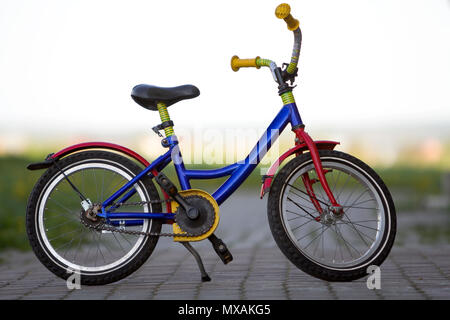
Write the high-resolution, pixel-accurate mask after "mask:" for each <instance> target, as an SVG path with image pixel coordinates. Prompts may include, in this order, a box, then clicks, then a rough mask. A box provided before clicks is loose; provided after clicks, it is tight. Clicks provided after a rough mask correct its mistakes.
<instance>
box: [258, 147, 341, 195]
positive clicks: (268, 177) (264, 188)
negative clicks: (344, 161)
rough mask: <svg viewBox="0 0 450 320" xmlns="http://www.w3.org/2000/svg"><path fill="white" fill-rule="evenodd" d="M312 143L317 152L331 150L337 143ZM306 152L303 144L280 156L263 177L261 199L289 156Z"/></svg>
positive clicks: (306, 148)
mask: <svg viewBox="0 0 450 320" xmlns="http://www.w3.org/2000/svg"><path fill="white" fill-rule="evenodd" d="M314 143H315V144H316V146H317V149H319V150H324V149H325V150H333V149H334V148H335V147H336V145H337V144H339V142H336V141H322V140H320V141H314ZM306 150H308V147H307V146H306V144H305V143H301V144H299V145H296V146H295V147H293V148H291V149H289V150H288V151H286V152H285V153H283V154H282V155H281V157H279V158H278V160H277V161H275V162H274V163H273V164H272V166H271V167H270V169H269V170H268V171H267V173H266V175H265V176H264V177H263V184H262V186H261V199H262V198H263V197H264V195H265V194H266V192H267V191H269V189H270V185H271V184H272V179H273V177H274V175H275V173H276V172H277V170H278V168H279V167H280V164H281V163H282V162H283V161H284V160H285V159H286V158H287V157H289V156H290V155H292V154H294V153H303V152H304V151H306Z"/></svg>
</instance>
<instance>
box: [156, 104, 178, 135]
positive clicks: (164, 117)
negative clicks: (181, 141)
mask: <svg viewBox="0 0 450 320" xmlns="http://www.w3.org/2000/svg"><path fill="white" fill-rule="evenodd" d="M156 107H157V108H158V111H159V116H160V118H161V122H162V123H164V122H166V121H170V116H169V112H168V111H167V107H166V104H165V103H163V102H158V104H157V105H156ZM164 133H165V134H166V137H170V136H173V135H174V134H175V132H174V131H173V126H169V127H166V128H164Z"/></svg>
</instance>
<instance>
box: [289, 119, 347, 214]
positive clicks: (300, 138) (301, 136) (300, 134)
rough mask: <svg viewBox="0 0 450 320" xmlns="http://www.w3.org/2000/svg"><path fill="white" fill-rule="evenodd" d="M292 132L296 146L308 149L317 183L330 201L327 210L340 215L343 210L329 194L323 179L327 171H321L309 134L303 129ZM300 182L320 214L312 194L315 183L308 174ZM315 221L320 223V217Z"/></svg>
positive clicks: (319, 206) (320, 212)
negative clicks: (303, 144) (301, 144)
mask: <svg viewBox="0 0 450 320" xmlns="http://www.w3.org/2000/svg"><path fill="white" fill-rule="evenodd" d="M293 131H294V133H295V135H296V137H297V141H296V144H300V143H305V144H306V146H307V147H308V149H309V152H310V154H311V158H312V161H313V164H314V167H315V169H316V173H317V177H318V178H319V182H320V184H321V185H322V188H323V190H324V191H325V194H326V195H327V197H328V199H329V200H330V203H331V207H330V208H329V209H330V210H331V211H332V212H333V213H334V214H342V213H343V208H342V206H341V205H340V204H338V203H337V201H336V199H335V197H334V195H333V193H332V192H331V189H330V186H329V185H328V182H327V179H326V177H325V173H326V172H327V171H326V170H324V169H323V166H322V161H321V160H320V155H319V151H318V149H317V146H316V144H315V143H314V141H313V140H312V139H311V137H310V136H309V134H308V133H306V132H305V130H304V127H299V128H296V129H294V130H293ZM302 181H303V183H304V185H305V188H306V191H307V193H308V196H309V198H310V199H311V202H312V203H313V205H314V207H315V208H316V209H317V211H318V212H319V214H322V213H323V209H322V207H321V205H320V204H319V200H318V199H317V197H316V195H315V193H314V190H313V187H312V184H313V183H314V182H315V181H313V180H311V179H310V177H309V174H308V173H307V172H306V173H304V174H303V175H302ZM316 220H317V221H320V216H319V217H317V218H316Z"/></svg>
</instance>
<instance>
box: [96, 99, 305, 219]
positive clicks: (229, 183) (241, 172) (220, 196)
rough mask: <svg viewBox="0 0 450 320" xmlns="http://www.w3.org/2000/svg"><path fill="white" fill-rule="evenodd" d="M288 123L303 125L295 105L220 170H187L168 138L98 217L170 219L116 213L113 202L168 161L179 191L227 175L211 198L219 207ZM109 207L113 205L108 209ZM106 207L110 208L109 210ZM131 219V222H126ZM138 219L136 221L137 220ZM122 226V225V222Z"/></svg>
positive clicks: (161, 215)
mask: <svg viewBox="0 0 450 320" xmlns="http://www.w3.org/2000/svg"><path fill="white" fill-rule="evenodd" d="M288 123H291V125H292V127H297V126H299V125H303V122H302V119H301V117H300V114H299V112H298V109H297V105H296V104H295V103H290V104H286V105H284V106H283V107H282V108H281V110H280V112H279V113H278V114H277V116H276V117H275V119H274V120H273V121H272V123H271V124H270V125H269V127H268V128H267V130H266V131H265V132H264V133H263V135H262V137H261V138H260V139H259V141H258V142H257V143H256V145H255V147H254V148H253V149H252V150H251V151H250V153H249V155H248V156H247V157H246V158H245V160H242V161H239V162H236V163H234V164H231V165H228V166H226V167H223V168H219V169H213V170H188V169H186V168H185V166H184V163H183V158H182V156H181V152H180V150H179V144H178V139H177V137H176V136H175V135H172V136H170V137H167V138H166V139H167V141H168V144H167V145H168V148H169V150H168V151H167V152H166V153H165V154H163V155H161V156H159V157H158V158H156V159H155V161H153V162H152V163H151V164H150V165H149V166H148V167H146V168H145V169H144V170H143V171H141V172H140V173H139V174H138V175H137V176H136V177H134V178H133V179H132V180H130V181H129V182H128V183H126V184H125V185H124V186H123V187H121V188H120V189H119V190H117V191H116V192H115V193H114V194H113V195H112V196H111V197H109V198H108V199H107V200H105V201H104V202H103V204H102V212H101V213H99V214H98V215H99V216H101V217H103V218H105V219H107V221H109V220H124V224H125V225H138V224H142V220H140V219H166V220H172V219H173V218H174V214H173V213H164V212H151V213H145V212H115V209H116V208H117V207H116V206H114V205H112V204H114V201H116V200H117V199H119V198H120V197H121V198H120V199H119V200H118V203H124V202H126V201H127V200H128V199H129V198H131V196H133V195H134V194H135V192H136V189H135V188H133V186H134V184H135V183H137V182H138V181H139V180H141V179H142V178H143V177H145V176H147V175H148V176H151V177H154V175H153V173H152V171H153V170H157V171H161V170H163V169H164V168H165V167H166V166H167V165H168V164H169V163H170V162H172V161H173V163H174V166H175V170H176V173H177V176H178V181H179V183H180V186H181V189H182V190H187V189H191V184H190V180H191V179H214V178H220V177H224V176H230V177H229V178H228V179H227V180H226V181H225V182H224V183H223V184H222V185H221V186H220V187H219V188H218V189H217V190H216V191H215V192H214V193H213V194H212V196H213V198H214V199H215V200H216V202H217V204H218V205H220V204H222V203H223V202H224V201H225V200H226V199H227V198H228V197H229V196H230V195H231V194H232V193H233V192H234V191H235V190H236V189H237V188H239V186H240V185H241V184H242V183H243V182H244V181H245V179H247V177H248V176H249V175H250V174H251V173H252V171H253V170H254V169H255V168H256V166H257V165H258V164H259V163H260V161H261V160H262V158H263V157H264V156H265V155H266V153H267V152H268V151H269V150H270V148H271V146H272V144H273V143H274V142H275V141H276V139H277V138H278V136H279V135H280V134H281V132H282V131H283V130H284V129H285V127H286V125H287V124H288ZM111 205H112V206H111ZM108 206H111V207H110V208H109V209H108V210H107V209H106V208H107V207H108ZM127 219H133V220H127ZM136 219H139V220H136ZM112 223H113V224H118V222H117V221H112ZM122 223H123V222H122Z"/></svg>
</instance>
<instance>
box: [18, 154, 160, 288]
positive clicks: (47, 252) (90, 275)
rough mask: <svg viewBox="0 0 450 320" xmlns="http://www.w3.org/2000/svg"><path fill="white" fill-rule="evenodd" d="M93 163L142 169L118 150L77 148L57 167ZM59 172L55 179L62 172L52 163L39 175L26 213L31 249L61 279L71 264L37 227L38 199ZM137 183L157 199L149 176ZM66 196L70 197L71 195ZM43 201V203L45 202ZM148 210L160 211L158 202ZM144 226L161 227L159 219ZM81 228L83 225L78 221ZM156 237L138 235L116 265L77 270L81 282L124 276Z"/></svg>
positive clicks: (147, 252) (146, 254) (94, 282)
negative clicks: (49, 243)
mask: <svg viewBox="0 0 450 320" xmlns="http://www.w3.org/2000/svg"><path fill="white" fill-rule="evenodd" d="M94 163H95V164H99V163H100V164H105V165H108V166H111V167H114V168H118V169H120V170H121V171H122V172H126V173H127V175H129V176H130V177H134V176H136V175H137V174H138V173H139V172H141V171H142V168H140V167H139V166H138V165H137V164H136V163H135V162H133V161H131V160H130V159H128V158H126V157H124V156H121V155H119V154H116V153H111V152H106V151H84V152H79V153H75V154H72V155H69V156H67V157H65V158H63V159H61V160H59V161H58V162H57V164H58V167H59V168H60V169H62V170H63V171H66V170H69V169H70V168H75V166H80V165H84V164H87V165H89V164H94ZM74 170H75V169H74ZM58 176H59V178H58V179H60V176H61V173H60V171H59V169H58V168H57V167H56V166H52V167H50V168H49V169H48V170H47V171H46V172H45V173H44V174H43V175H42V176H41V177H40V179H39V180H38V181H37V183H36V185H35V186H34V188H33V190H32V192H31V194H30V197H29V199H28V205H27V213H26V230H27V235H28V239H29V242H30V244H31V247H32V249H33V251H34V253H35V254H36V256H37V258H38V259H39V260H40V261H41V263H42V264H43V265H44V266H45V267H46V268H47V269H48V270H50V271H51V272H53V273H54V274H55V275H57V276H58V277H60V278H62V279H67V278H69V277H70V276H71V274H72V273H70V272H68V271H69V270H71V271H73V268H71V267H69V266H68V264H67V263H64V262H63V261H62V260H63V259H58V257H57V255H55V254H53V253H52V251H51V249H50V248H49V246H48V245H46V244H45V242H44V241H43V234H42V232H41V231H40V230H43V229H42V228H40V226H39V219H38V215H39V213H38V211H39V208H40V206H41V205H42V204H41V203H40V202H41V200H42V197H43V195H44V193H45V192H51V191H46V190H47V189H49V188H50V184H51V183H52V181H54V179H56V178H57V177H58ZM55 181H56V180H55ZM138 185H139V188H140V190H141V193H142V194H144V195H145V200H146V201H148V200H159V199H160V197H159V194H158V191H157V190H156V188H155V186H154V184H153V182H152V180H151V179H150V178H148V177H146V178H143V179H142V180H141V181H140V182H138ZM57 187H58V185H55V187H54V189H56V190H57ZM78 188H79V186H78ZM102 192H103V190H102ZM73 194H74V197H77V195H76V193H75V192H73ZM105 196H106V195H105ZM68 197H71V195H70V196H68ZM141 197H142V196H141ZM48 198H50V195H48ZM76 200H77V201H78V203H79V202H80V201H81V200H79V198H77V199H76ZM74 201H75V200H74ZM43 205H44V206H45V205H46V204H43ZM80 209H81V206H80ZM80 211H81V210H80ZM148 211H153V212H161V204H160V203H156V204H152V205H148ZM71 219H72V218H71ZM75 223H76V222H75ZM42 224H43V223H42ZM147 226H148V228H147V229H150V230H146V231H151V232H155V233H159V232H160V231H161V222H159V221H158V220H153V221H152V222H151V223H149V224H148V225H147ZM77 227H78V225H77ZM80 228H86V227H85V226H83V225H81V226H80ZM83 230H84V229H83ZM83 232H84V231H83ZM86 232H96V231H92V230H88V229H87V228H86ZM158 238H159V237H158V236H144V237H143V238H140V240H138V241H139V242H137V243H139V245H138V244H136V246H135V247H133V250H134V251H133V254H131V255H130V256H129V257H128V258H126V259H125V258H124V259H125V260H124V261H123V262H121V263H120V264H118V265H116V266H113V267H111V268H110V269H105V270H102V271H97V272H95V271H79V274H80V280H81V281H80V282H81V284H84V285H104V284H108V283H111V282H115V281H118V280H120V279H123V278H125V277H126V276H128V275H130V274H131V273H133V272H134V271H136V270H137V269H138V268H139V267H140V266H141V265H142V264H143V263H144V262H145V261H146V260H147V259H148V258H149V257H150V255H151V254H152V252H153V250H154V248H155V246H156V244H157V242H158ZM79 241H81V240H79ZM48 242H49V241H48ZM55 252H56V251H55ZM130 252H131V251H130ZM88 256H89V254H88ZM125 256H126V255H125ZM105 268H106V267H105Z"/></svg>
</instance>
